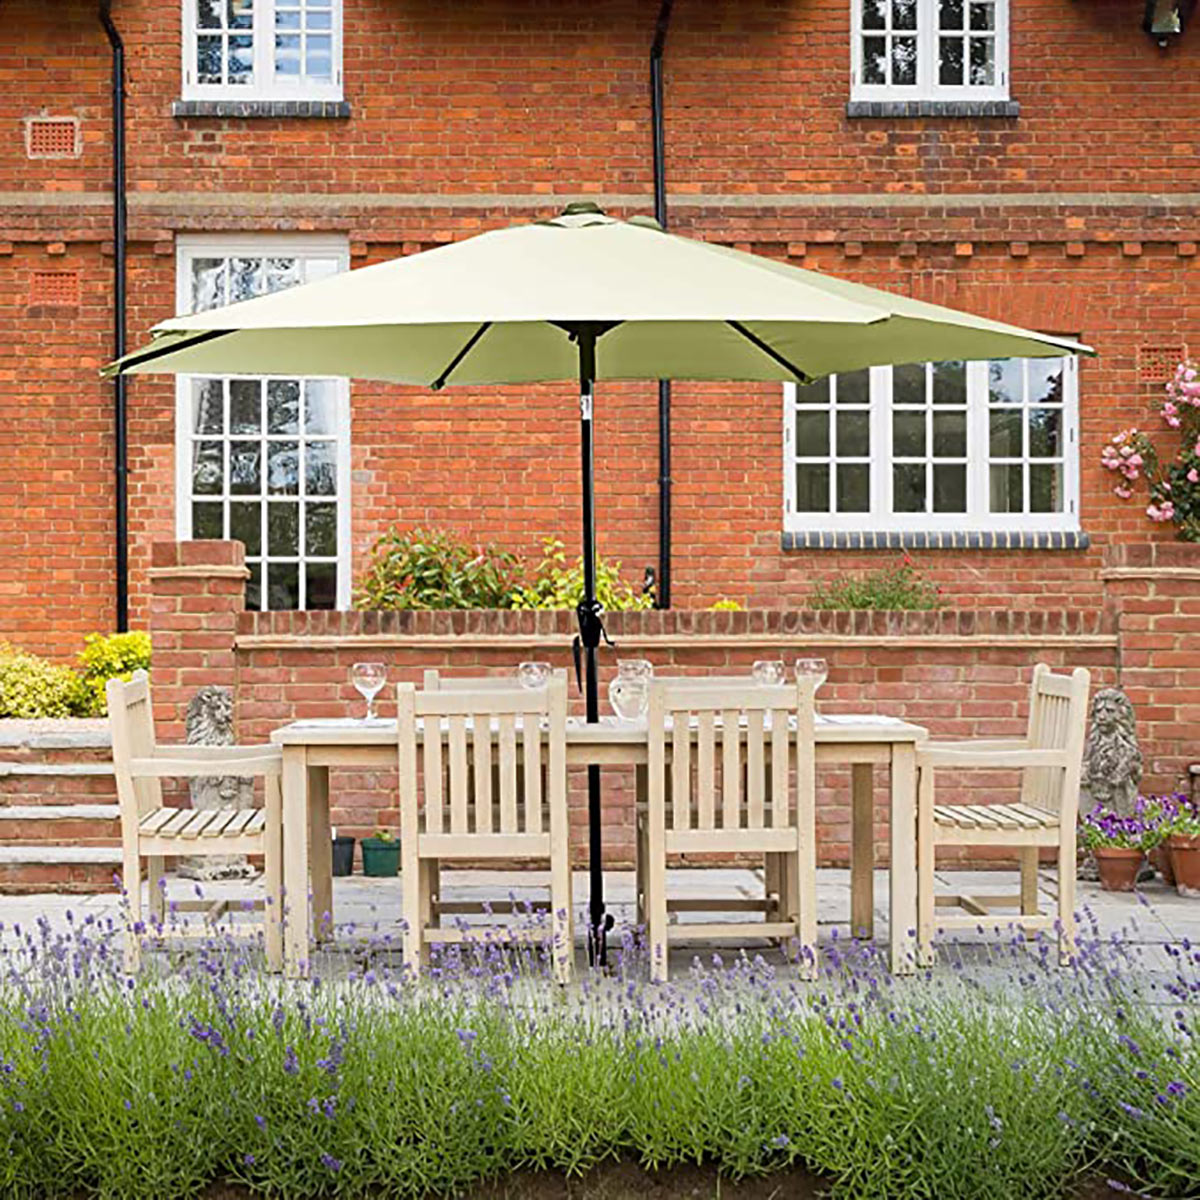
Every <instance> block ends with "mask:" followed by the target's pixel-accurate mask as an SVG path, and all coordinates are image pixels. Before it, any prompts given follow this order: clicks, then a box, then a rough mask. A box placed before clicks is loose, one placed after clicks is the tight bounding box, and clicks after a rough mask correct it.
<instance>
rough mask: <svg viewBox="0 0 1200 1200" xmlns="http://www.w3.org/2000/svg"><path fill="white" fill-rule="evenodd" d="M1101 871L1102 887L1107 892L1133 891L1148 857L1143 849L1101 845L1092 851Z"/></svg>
mask: <svg viewBox="0 0 1200 1200" xmlns="http://www.w3.org/2000/svg"><path fill="white" fill-rule="evenodd" d="M1092 854H1093V856H1094V857H1095V859H1096V867H1097V869H1098V870H1099V872H1100V887H1101V888H1102V889H1103V890H1104V891H1106V892H1132V891H1133V889H1134V885H1135V884H1136V883H1137V877H1138V872H1139V871H1140V870H1141V869H1142V863H1143V862H1144V861H1145V859H1146V855H1145V852H1144V851H1142V850H1125V849H1122V848H1121V847H1118V846H1099V847H1097V848H1096V849H1095V850H1093V851H1092Z"/></svg>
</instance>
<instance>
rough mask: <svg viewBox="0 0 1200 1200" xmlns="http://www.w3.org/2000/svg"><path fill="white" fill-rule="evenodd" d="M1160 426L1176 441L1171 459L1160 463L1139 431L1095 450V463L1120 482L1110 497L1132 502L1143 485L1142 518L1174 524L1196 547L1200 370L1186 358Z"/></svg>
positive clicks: (1169, 391)
mask: <svg viewBox="0 0 1200 1200" xmlns="http://www.w3.org/2000/svg"><path fill="white" fill-rule="evenodd" d="M1160 413H1161V416H1162V419H1163V423H1164V424H1165V425H1166V426H1167V428H1168V429H1172V430H1175V431H1176V432H1177V434H1178V437H1179V445H1178V449H1177V450H1176V452H1175V456H1174V457H1173V458H1171V459H1165V458H1164V457H1163V455H1161V454H1160V453H1159V450H1158V447H1157V446H1156V445H1155V443H1154V440H1153V438H1151V436H1150V435H1149V434H1148V433H1144V432H1143V431H1141V430H1140V429H1137V428H1133V429H1122V430H1121V431H1120V432H1119V433H1117V434H1114V435H1113V437H1112V438H1111V439H1110V440H1109V441H1108V442H1107V443H1106V444H1105V446H1104V448H1103V449H1102V450H1101V451H1100V462H1101V465H1102V466H1104V467H1105V468H1106V469H1107V470H1109V471H1112V472H1113V474H1114V475H1117V476H1118V477H1119V478H1118V479H1117V481H1116V483H1115V484H1114V486H1113V492H1114V493H1115V494H1116V495H1118V496H1120V498H1121V499H1122V500H1131V499H1133V497H1134V494H1135V493H1136V491H1137V489H1138V485H1140V484H1141V483H1142V482H1143V481H1144V482H1145V485H1146V489H1147V491H1148V492H1149V503H1148V504H1147V505H1146V516H1148V517H1149V518H1150V520H1151V521H1155V522H1157V523H1159V524H1167V523H1174V524H1175V525H1176V526H1178V535H1179V537H1180V539H1181V540H1183V541H1186V542H1200V367H1198V366H1197V365H1196V363H1194V362H1192V361H1191V360H1190V359H1189V360H1188V361H1186V362H1181V363H1180V364H1179V365H1178V366H1177V367H1176V368H1175V375H1174V377H1173V378H1172V379H1171V380H1170V382H1169V383H1168V384H1167V386H1166V395H1165V397H1164V399H1163V402H1162V407H1161V410H1160Z"/></svg>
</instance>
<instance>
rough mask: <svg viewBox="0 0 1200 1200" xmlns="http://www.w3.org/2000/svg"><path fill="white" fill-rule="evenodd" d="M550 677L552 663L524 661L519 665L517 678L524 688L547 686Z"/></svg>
mask: <svg viewBox="0 0 1200 1200" xmlns="http://www.w3.org/2000/svg"><path fill="white" fill-rule="evenodd" d="M549 678H550V664H549V663H548V662H523V663H521V664H520V665H519V666H518V667H517V679H518V680H519V681H520V684H521V686H522V687H523V688H529V690H530V691H533V690H534V689H535V688H540V687H545V686H546V681H547V680H548V679H549Z"/></svg>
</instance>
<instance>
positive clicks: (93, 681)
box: [79, 633, 150, 717]
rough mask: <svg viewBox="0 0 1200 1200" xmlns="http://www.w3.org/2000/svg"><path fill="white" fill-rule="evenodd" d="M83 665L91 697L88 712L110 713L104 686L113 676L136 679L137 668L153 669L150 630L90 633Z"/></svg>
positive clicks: (88, 695) (86, 686) (84, 646)
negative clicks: (147, 631)
mask: <svg viewBox="0 0 1200 1200" xmlns="http://www.w3.org/2000/svg"><path fill="white" fill-rule="evenodd" d="M79 664H80V666H81V667H82V668H83V686H84V688H85V689H86V692H87V697H88V701H89V703H88V710H87V711H88V712H89V713H90V714H91V715H93V716H97V717H102V716H105V715H106V714H107V712H108V701H107V699H106V698H105V695H104V685H105V684H106V683H107V682H108V680H110V679H125V680H128V679H130V678H132V676H133V673H134V671H138V670H142V671H148V670H149V669H150V635H149V634H148V633H110V634H108V635H107V636H105V635H104V634H102V633H89V634H88V635H87V637H85V638H84V639H83V649H82V650H81V651H80V652H79Z"/></svg>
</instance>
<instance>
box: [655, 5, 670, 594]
mask: <svg viewBox="0 0 1200 1200" xmlns="http://www.w3.org/2000/svg"><path fill="white" fill-rule="evenodd" d="M673 3H674V0H662V3H661V5H660V7H659V10H658V24H657V25H656V27H655V30H654V43H653V45H652V46H651V47H650V126H651V133H652V138H653V148H654V216H655V218H656V219H657V220H658V223H659V224H660V225H661V226H662V227H663V228H664V229H666V227H667V169H666V131H665V128H664V124H663V49H664V48H665V46H666V42H667V28H668V26H669V24H670V21H671V8H672V6H673ZM656 585H657V586H656V587H655V592H654V602H655V605H656V606H657V607H658V608H670V607H671V381H670V380H669V379H660V380H659V381H658V579H657V581H656Z"/></svg>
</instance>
